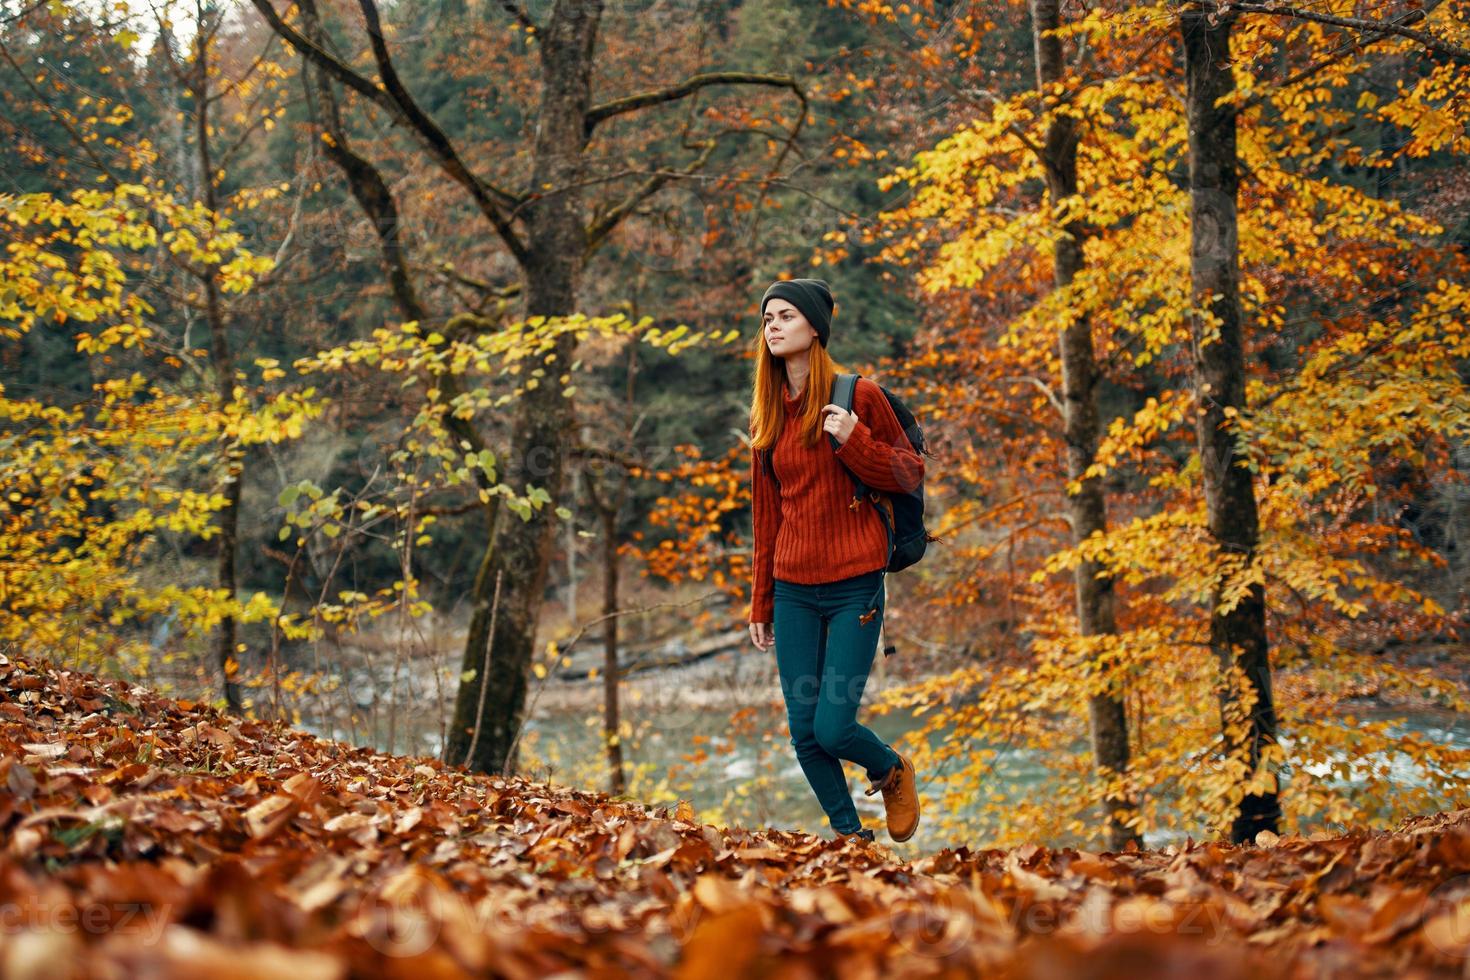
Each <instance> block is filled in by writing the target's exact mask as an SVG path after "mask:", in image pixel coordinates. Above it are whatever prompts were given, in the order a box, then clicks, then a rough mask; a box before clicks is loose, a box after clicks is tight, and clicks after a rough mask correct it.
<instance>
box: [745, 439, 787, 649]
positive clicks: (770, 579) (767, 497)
mask: <svg viewBox="0 0 1470 980" xmlns="http://www.w3.org/2000/svg"><path fill="white" fill-rule="evenodd" d="M767 451H769V450H767ZM750 501H751V515H752V519H751V524H752V529H753V531H754V534H753V535H752V538H753V539H754V546H753V548H752V556H751V574H750V622H752V623H769V622H771V621H772V620H773V619H774V618H775V606H776V582H775V574H774V570H775V562H776V531H777V529H779V528H780V526H781V501H780V500H779V499H778V498H777V495H776V484H775V481H774V480H772V479H771V477H770V476H769V475H768V474H767V473H766V470H765V466H764V464H762V463H761V460H760V455H759V453H758V452H756V451H754V450H752V452H751V454H750Z"/></svg>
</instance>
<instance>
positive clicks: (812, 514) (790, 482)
mask: <svg viewBox="0 0 1470 980" xmlns="http://www.w3.org/2000/svg"><path fill="white" fill-rule="evenodd" d="M781 393H782V395H783V396H785V408H786V418H787V419H790V418H792V417H793V416H794V415H796V414H797V412H799V411H800V405H801V398H802V396H804V395H805V394H806V392H805V391H803V392H802V395H799V396H797V397H796V398H792V397H791V392H790V391H789V390H787V388H786V385H785V384H784V383H783V384H782V386H781ZM852 401H853V404H852V410H853V412H854V413H856V415H857V417H858V422H857V425H855V426H854V427H853V430H852V435H850V436H848V438H847V442H845V443H843V444H842V445H841V446H839V447H838V448H837V449H836V450H834V449H833V448H832V440H831V439H830V438H828V437H827V434H826V433H825V432H824V433H823V434H822V438H821V440H820V441H819V442H818V443H817V445H816V447H815V448H808V447H807V446H806V445H804V444H803V443H802V442H801V440H800V438H799V435H798V433H797V431H796V427H795V426H794V425H783V426H782V427H781V434H780V436H778V437H777V439H776V444H775V446H774V447H773V449H774V452H773V453H772V454H771V463H772V465H773V467H774V468H775V471H776V478H777V479H778V480H780V481H781V489H780V493H779V495H778V494H777V490H776V484H775V483H774V482H772V480H771V478H770V477H769V476H768V475H767V474H766V472H765V468H764V467H763V466H762V465H761V464H760V461H759V458H758V457H757V455H756V454H755V453H754V452H752V453H751V470H750V481H751V483H750V496H751V510H752V515H753V525H754V531H755V533H754V540H755V546H754V554H753V556H752V559H751V597H750V622H752V623H769V622H771V621H772V619H773V613H774V611H775V580H776V579H778V578H779V579H781V580H782V581H785V582H799V583H802V584H808V585H809V584H812V583H815V582H835V581H837V580H838V579H844V578H849V577H851V576H853V575H861V574H862V573H864V572H871V571H874V570H875V569H879V568H882V567H884V566H885V565H886V564H887V563H888V532H887V531H886V530H885V529H884V522H883V518H882V517H880V516H879V515H878V510H877V508H876V507H874V506H873V503H872V501H870V500H864V501H863V502H862V505H861V506H860V507H858V508H857V509H856V510H853V509H851V508H849V507H848V504H849V503H850V502H851V500H852V494H853V482H852V476H851V474H849V473H848V471H847V470H846V469H844V468H843V464H844V463H845V464H846V465H847V466H848V467H851V469H852V472H853V473H856V474H857V475H858V476H859V477H860V478H861V479H862V480H863V482H864V483H865V484H867V485H868V486H869V487H872V488H873V489H876V490H886V491H889V492H890V493H899V492H905V491H910V490H914V489H915V488H917V487H918V486H919V484H920V483H922V482H923V480H924V457H923V456H921V455H919V454H918V453H917V452H915V451H914V449H913V447H912V446H910V445H909V441H908V437H907V436H905V435H904V433H903V429H902V428H901V427H900V426H899V424H898V416H896V415H894V414H893V408H892V407H891V406H890V405H889V404H888V399H887V398H886V397H884V395H883V392H882V390H881V389H880V388H879V387H878V385H877V383H876V382H873V381H869V380H868V379H867V378H863V377H859V378H858V380H857V388H856V390H855V391H854V392H853V397H852ZM826 403H827V399H826V398H825V397H824V398H823V400H822V404H824V405H825V404H826ZM839 460H841V462H839Z"/></svg>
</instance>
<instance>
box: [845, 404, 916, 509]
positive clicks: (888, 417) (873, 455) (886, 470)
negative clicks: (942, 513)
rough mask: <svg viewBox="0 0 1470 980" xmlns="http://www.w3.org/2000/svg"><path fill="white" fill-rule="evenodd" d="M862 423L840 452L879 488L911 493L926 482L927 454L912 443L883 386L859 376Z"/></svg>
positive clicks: (856, 408)
mask: <svg viewBox="0 0 1470 980" xmlns="http://www.w3.org/2000/svg"><path fill="white" fill-rule="evenodd" d="M852 401H853V405H852V410H853V411H854V412H855V413H856V414H857V417H858V422H857V425H856V426H854V427H853V430H852V434H851V435H849V436H848V437H847V442H845V443H843V444H842V445H840V446H838V447H837V450H836V455H837V457H838V458H839V459H841V460H842V462H844V463H846V464H847V466H848V468H849V469H851V470H852V471H853V472H854V473H856V474H857V475H858V476H859V477H860V478H862V481H863V482H864V483H865V484H867V485H868V486H870V487H872V488H873V489H875V490H884V491H887V492H888V493H908V492H910V491H912V490H917V489H918V487H919V484H921V483H923V482H924V457H923V456H921V455H919V454H918V453H917V452H915V451H914V447H913V446H911V445H909V440H908V436H906V435H904V431H903V428H902V427H901V426H900V425H899V424H898V416H897V415H894V414H893V406H891V405H889V404H888V399H887V398H886V397H885V396H884V394H883V391H882V389H881V388H879V387H878V385H877V383H876V382H873V381H869V380H868V379H867V378H858V380H857V389H856V390H855V391H854V392H853V396H852Z"/></svg>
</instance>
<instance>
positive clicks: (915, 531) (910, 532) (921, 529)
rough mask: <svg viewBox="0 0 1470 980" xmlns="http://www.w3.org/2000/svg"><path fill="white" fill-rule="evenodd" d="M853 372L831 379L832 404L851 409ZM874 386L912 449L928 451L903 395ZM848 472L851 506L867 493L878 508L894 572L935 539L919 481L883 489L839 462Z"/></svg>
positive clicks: (766, 456) (767, 461)
mask: <svg viewBox="0 0 1470 980" xmlns="http://www.w3.org/2000/svg"><path fill="white" fill-rule="evenodd" d="M857 379H858V376H857V375H856V374H839V375H838V376H837V377H836V378H835V379H833V381H832V398H831V402H832V404H834V405H841V406H842V407H843V408H845V409H847V410H848V411H849V412H850V411H852V399H853V394H854V392H855V391H856V390H857ZM878 390H880V391H882V392H883V397H884V398H887V399H888V405H889V407H891V408H892V409H893V414H894V415H895V416H896V417H897V418H898V424H899V426H900V427H901V428H902V429H903V433H904V435H905V436H906V437H907V438H908V441H909V445H910V446H912V447H913V448H914V451H915V452H918V453H923V454H925V455H928V454H929V452H928V449H927V447H926V445H925V443H924V430H923V429H922V428H920V426H919V423H918V420H916V419H915V418H914V413H913V412H911V411H909V408H908V406H907V405H905V404H904V403H903V399H901V398H899V397H898V396H897V395H895V394H894V393H893V392H891V391H889V390H888V389H887V388H884V387H883V386H882V385H881V384H880V385H878ZM827 438H828V439H830V440H831V441H832V448H833V449H834V450H835V449H836V448H837V447H838V445H840V444H839V443H838V442H837V437H836V436H834V435H832V434H831V433H830V432H829V433H828V434H827ZM761 459H762V462H763V464H764V466H765V470H766V473H767V474H769V475H770V477H771V479H772V480H774V481H775V483H776V487H777V491H778V492H779V490H780V487H781V481H780V480H777V479H776V471H775V468H774V467H773V466H772V465H771V454H770V452H768V451H762V452H761ZM843 469H846V470H847V472H848V475H850V476H851V477H852V482H853V496H852V504H851V506H853V507H854V508H856V507H860V506H861V505H862V499H863V498H864V497H867V498H868V499H869V500H870V501H871V502H872V504H873V506H874V507H876V508H878V515H879V516H880V517H882V518H883V527H884V530H886V531H887V532H888V565H887V570H888V571H890V572H897V571H899V570H901V569H904V568H908V567H909V566H910V565H912V564H914V563H915V562H917V561H918V560H919V559H921V558H923V557H924V551H925V549H926V548H927V547H928V545H929V542H930V541H938V540H940V538H939V537H938V536H937V535H934V534H931V533H930V532H929V529H928V528H926V527H925V526H924V484H923V482H922V481H921V482H920V483H919V485H918V486H917V487H915V488H914V489H913V490H911V491H909V492H907V493H892V492H890V491H887V490H878V489H874V488H871V487H866V486H864V485H863V481H862V480H861V479H860V478H859V477H858V475H857V474H856V473H854V472H852V470H851V469H849V468H848V467H847V465H846V464H845V463H844V464H843Z"/></svg>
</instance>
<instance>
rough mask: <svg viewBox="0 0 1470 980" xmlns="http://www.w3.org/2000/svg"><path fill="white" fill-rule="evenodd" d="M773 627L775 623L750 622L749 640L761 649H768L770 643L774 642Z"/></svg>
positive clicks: (774, 631)
mask: <svg viewBox="0 0 1470 980" xmlns="http://www.w3.org/2000/svg"><path fill="white" fill-rule="evenodd" d="M775 627H776V624H775V623H751V624H750V642H752V643H754V644H755V645H756V646H757V647H758V648H760V649H761V650H766V649H769V648H770V646H771V644H772V643H775V642H776V628H775Z"/></svg>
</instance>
